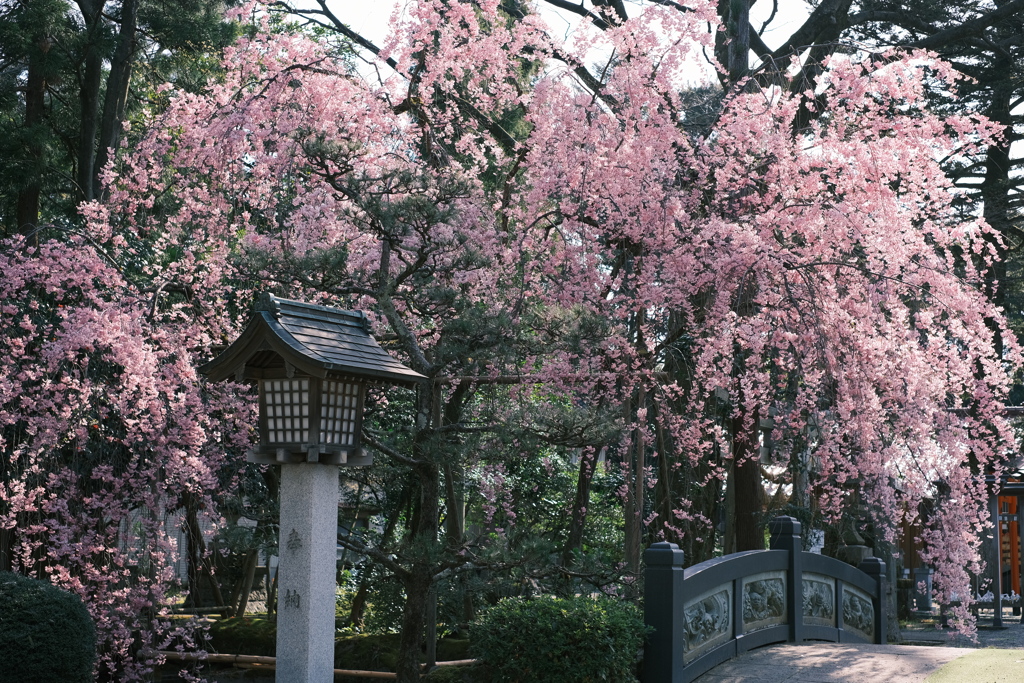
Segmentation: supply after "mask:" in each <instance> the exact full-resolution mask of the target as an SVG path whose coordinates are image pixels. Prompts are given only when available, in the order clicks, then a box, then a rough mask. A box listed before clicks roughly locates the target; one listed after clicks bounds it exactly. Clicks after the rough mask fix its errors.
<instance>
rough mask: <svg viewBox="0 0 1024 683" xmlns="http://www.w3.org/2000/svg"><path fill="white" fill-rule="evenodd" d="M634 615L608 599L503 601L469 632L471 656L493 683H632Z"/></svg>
mask: <svg viewBox="0 0 1024 683" xmlns="http://www.w3.org/2000/svg"><path fill="white" fill-rule="evenodd" d="M645 630H646V629H645V626H644V623H643V619H642V617H641V614H640V610H639V609H638V608H636V607H635V606H633V605H630V604H628V603H624V602H620V601H617V600H612V599H609V598H590V597H575V598H568V599H563V598H554V597H540V598H533V599H528V600H522V599H505V600H502V601H501V602H499V603H498V604H497V605H495V606H494V607H492V608H490V609H488V610H487V611H485V612H483V613H482V614H481V615H480V617H479V618H478V619H477V621H476V622H474V624H473V627H472V629H471V631H470V634H471V652H472V653H473V654H474V655H475V656H476V657H478V658H479V659H481V660H482V661H483V663H484V664H485V665H486V667H487V669H488V670H489V671H490V673H491V675H492V680H493V682H494V683H598V682H599V681H600V682H603V683H627V682H632V681H636V680H637V679H636V668H637V663H638V655H639V653H640V648H641V647H642V645H643V641H644V634H645Z"/></svg>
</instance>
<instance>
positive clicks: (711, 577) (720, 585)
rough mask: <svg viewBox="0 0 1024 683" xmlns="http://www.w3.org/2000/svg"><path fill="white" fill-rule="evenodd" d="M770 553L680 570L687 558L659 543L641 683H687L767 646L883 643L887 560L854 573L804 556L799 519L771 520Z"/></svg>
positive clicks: (650, 562)
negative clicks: (807, 642)
mask: <svg viewBox="0 0 1024 683" xmlns="http://www.w3.org/2000/svg"><path fill="white" fill-rule="evenodd" d="M768 528H769V532H770V534H771V543H770V547H771V549H770V550H751V551H747V552H742V553H734V554H732V555H727V556H725V557H719V558H715V559H712V560H708V561H707V562H702V563H700V564H697V565H694V566H692V567H689V568H687V569H683V551H681V550H680V549H679V547H678V546H676V545H675V544H674V543H655V544H653V545H652V546H651V547H650V548H648V549H647V550H646V551H645V553H644V559H645V561H646V564H647V569H646V575H645V580H644V620H645V621H646V623H647V625H648V626H650V627H651V628H652V629H653V632H652V633H651V634H650V636H649V637H648V641H647V645H646V648H645V655H644V682H645V683H689V682H690V681H692V680H693V679H695V678H696V677H697V676H699V675H701V674H702V673H704V672H706V671H708V670H709V669H711V668H712V667H714V666H716V665H717V664H720V663H722V662H724V661H726V660H728V659H731V658H732V657H735V656H736V655H738V654H740V653H741V652H746V651H747V650H750V649H752V648H755V647H760V646H762V645H768V644H770V643H782V642H791V643H793V642H802V641H805V640H824V641H831V642H839V643H842V642H851V641H853V642H868V643H884V642H885V638H886V614H885V606H886V600H885V563H884V562H882V561H881V560H879V559H877V558H874V557H871V558H868V559H866V560H865V561H864V562H862V563H861V564H860V567H859V568H856V567H853V566H851V565H849V564H846V563H845V562H841V561H839V560H836V559H834V558H831V557H825V556H823V555H817V554H815V553H808V552H804V551H803V547H802V544H801V540H800V522H798V521H797V520H795V519H793V518H792V517H777V518H775V519H773V520H772V521H771V522H770V523H769V527H768Z"/></svg>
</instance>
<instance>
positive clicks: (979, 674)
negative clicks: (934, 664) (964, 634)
mask: <svg viewBox="0 0 1024 683" xmlns="http://www.w3.org/2000/svg"><path fill="white" fill-rule="evenodd" d="M1021 671H1024V650H997V649H995V648H985V649H983V650H972V651H971V652H970V653H969V654H966V655H964V656H963V657H958V658H956V659H954V660H953V661H952V662H949V663H947V664H944V665H943V666H942V668H940V669H939V670H938V671H935V672H934V673H932V674H931V675H930V676H928V678H926V679H925V681H926V683H1019V682H1020V680H1021Z"/></svg>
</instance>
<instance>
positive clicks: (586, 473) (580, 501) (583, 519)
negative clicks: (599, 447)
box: [562, 452, 599, 567]
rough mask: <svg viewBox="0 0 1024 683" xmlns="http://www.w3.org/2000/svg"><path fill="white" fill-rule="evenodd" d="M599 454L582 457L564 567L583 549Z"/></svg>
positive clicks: (564, 549)
mask: <svg viewBox="0 0 1024 683" xmlns="http://www.w3.org/2000/svg"><path fill="white" fill-rule="evenodd" d="M598 454H599V452H594V453H592V454H590V455H586V454H583V455H581V456H580V473H579V476H578V477H577V478H576V495H575V496H574V497H573V501H572V519H570V520H569V534H568V537H567V538H566V541H565V547H564V548H563V549H562V566H563V567H568V566H569V565H571V564H572V556H573V553H574V552H575V551H577V550H579V549H580V548H582V547H583V530H584V528H585V527H586V524H587V508H588V507H589V505H590V483H591V482H592V481H593V480H594V471H595V470H596V469H597V457H598Z"/></svg>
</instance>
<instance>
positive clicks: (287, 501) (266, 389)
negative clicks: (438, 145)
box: [200, 294, 423, 683]
mask: <svg viewBox="0 0 1024 683" xmlns="http://www.w3.org/2000/svg"><path fill="white" fill-rule="evenodd" d="M368 328H369V326H368V323H367V319H366V316H365V315H364V314H363V313H362V312H361V311H344V310H340V309H336V308H328V307H326V306H315V305H312V304H305V303H302V302H299V301H290V300H288V299H280V298H277V297H275V296H273V295H270V294H264V295H263V296H261V297H260V299H259V302H258V303H257V305H256V310H255V313H254V315H253V317H252V319H251V320H250V321H249V324H248V325H247V326H246V328H245V330H244V331H243V332H242V334H241V335H240V336H239V337H238V339H236V340H235V341H234V342H233V343H232V344H231V345H230V346H228V347H227V349H225V350H224V351H223V352H222V353H221V354H220V355H219V356H217V357H216V358H214V359H213V360H212V361H210V362H209V363H207V364H206V365H204V366H203V367H202V368H200V370H201V371H202V372H203V373H204V374H205V375H206V376H207V378H208V379H210V380H211V381H214V382H217V381H222V380H225V379H229V378H233V379H234V380H235V381H239V382H251V383H254V384H256V385H257V386H258V388H259V402H260V417H259V435H260V443H259V446H257V447H256V449H254V450H253V451H251V452H250V453H249V460H250V461H251V462H257V463H274V464H280V465H281V490H280V505H281V518H280V520H281V521H280V539H279V545H278V554H279V556H280V565H279V568H278V571H279V577H280V578H279V579H278V596H279V597H278V605H279V607H278V618H277V681H278V683H298V682H300V681H301V682H303V683H306V682H310V683H312V682H313V681H316V682H317V683H321V682H322V683H330V682H331V681H333V680H334V675H333V671H334V595H335V570H336V567H335V564H336V553H337V530H338V467H339V466H343V467H344V466H348V467H351V466H357V465H368V464H370V463H371V462H372V458H371V457H370V456H369V455H367V454H365V453H364V452H363V450H362V449H361V448H360V444H359V433H360V429H361V426H362V418H363V401H364V398H365V396H366V387H367V385H368V384H371V383H375V384H376V383H379V384H394V385H406V386H413V385H415V383H416V382H417V381H418V380H421V379H423V376H422V375H420V374H419V373H417V372H414V371H413V370H410V369H409V368H407V367H405V366H404V365H402V364H401V363H399V362H398V361H397V360H395V359H394V358H392V357H391V356H390V355H388V353H387V352H386V351H384V349H382V348H381V347H380V346H379V345H378V344H377V342H376V341H375V340H374V339H373V337H371V336H370V333H369V329H368Z"/></svg>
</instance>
